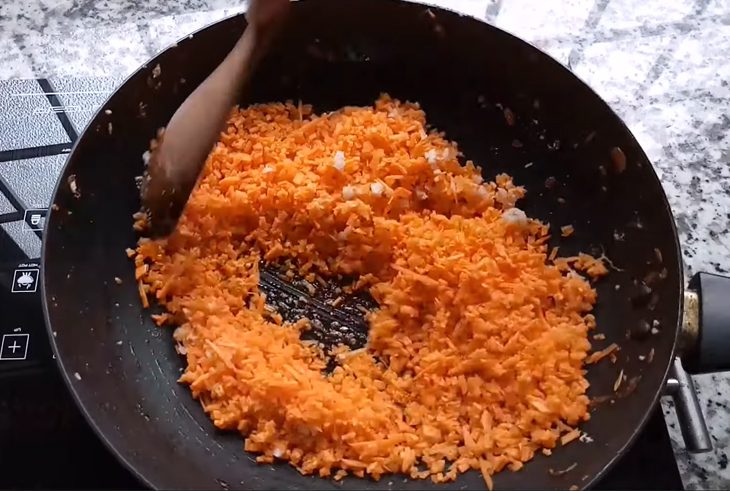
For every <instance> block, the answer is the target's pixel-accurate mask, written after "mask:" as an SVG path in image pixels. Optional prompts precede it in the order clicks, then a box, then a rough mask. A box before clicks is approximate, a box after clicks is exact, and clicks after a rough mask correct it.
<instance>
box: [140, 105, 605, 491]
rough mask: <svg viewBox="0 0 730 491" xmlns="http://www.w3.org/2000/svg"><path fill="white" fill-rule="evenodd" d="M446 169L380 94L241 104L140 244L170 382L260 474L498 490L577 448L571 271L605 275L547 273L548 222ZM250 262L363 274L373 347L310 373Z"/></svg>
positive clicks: (434, 139)
mask: <svg viewBox="0 0 730 491" xmlns="http://www.w3.org/2000/svg"><path fill="white" fill-rule="evenodd" d="M507 117H508V119H509V116H507ZM513 119H514V118H513ZM339 152H341V153H339ZM338 155H339V157H338ZM342 155H344V156H345V163H346V165H344V166H342V165H340V164H341V163H342V158H341V156H342ZM459 155H460V153H459V151H458V148H457V147H456V145H455V144H454V143H452V142H449V141H448V140H446V139H445V138H444V136H443V134H441V133H438V132H436V131H430V130H429V129H428V126H427V123H426V117H425V114H424V112H423V111H422V110H421V109H420V107H419V106H418V105H417V104H410V103H401V102H399V101H397V100H393V99H391V98H389V97H388V96H382V97H381V98H380V99H378V100H377V101H376V102H375V104H374V106H372V107H346V108H343V109H341V110H339V111H335V112H332V113H328V114H323V115H320V116H317V115H315V114H314V113H313V112H312V108H311V106H307V105H303V104H301V103H300V104H297V105H294V104H292V103H286V104H278V103H276V104H265V105H254V106H251V107H248V108H244V109H235V110H234V111H232V113H231V117H230V119H229V121H228V124H227V126H226V128H225V129H224V130H223V132H222V134H221V137H220V142H219V144H218V145H216V146H215V148H214V149H213V150H212V152H211V153H210V155H209V157H208V161H207V164H206V168H205V171H204V173H203V175H202V176H201V179H200V181H199V183H198V186H197V187H196V189H195V191H194V192H193V194H192V195H191V197H190V200H189V202H188V204H187V207H186V209H185V212H184V214H183V216H182V217H181V219H180V222H179V224H178V227H177V229H176V231H175V233H174V234H173V235H172V236H170V237H169V238H167V239H162V240H149V239H140V241H139V242H138V246H137V248H136V256H135V258H134V261H135V265H136V267H137V268H142V267H143V265H144V267H143V268H142V269H139V270H138V271H139V278H140V282H139V294H140V299H141V301H142V303H143V305H144V306H145V307H147V306H148V300H147V295H148V293H151V294H152V295H153V298H156V299H157V301H158V303H159V304H160V305H162V306H163V307H164V308H165V309H166V311H167V313H168V315H169V317H165V318H164V320H163V318H162V317H157V318H156V320H159V321H160V323H163V322H165V323H167V321H170V320H172V319H174V320H175V321H176V322H179V323H180V324H179V325H178V327H177V328H176V329H175V332H174V339H175V342H176V343H177V346H178V347H179V348H178V349H179V352H180V353H182V354H184V355H185V356H186V358H187V367H186V369H185V371H184V373H183V375H182V376H181V377H180V382H181V383H184V384H187V385H188V386H189V388H190V391H191V393H192V395H193V397H194V398H196V399H198V400H199V401H200V403H201V406H202V407H203V409H204V410H205V412H206V413H207V414H208V415H209V417H210V418H211V419H212V421H213V423H214V425H215V426H216V427H217V428H220V429H223V430H233V431H239V432H240V433H241V434H242V435H243V436H244V438H245V449H246V450H247V451H249V452H253V453H256V454H258V457H257V460H258V461H260V462H273V461H274V460H275V459H280V460H286V461H288V462H289V463H290V464H291V465H293V466H295V467H296V468H297V469H298V470H299V471H300V472H301V473H303V474H316V475H320V476H323V477H326V476H333V477H334V478H335V479H341V478H343V477H344V476H345V475H348V474H353V475H355V476H361V477H362V476H366V475H368V476H370V477H372V478H373V479H379V478H380V477H381V476H383V475H385V474H390V473H404V474H406V475H408V476H411V477H417V478H431V479H432V480H433V481H435V482H444V481H450V480H453V479H455V478H456V477H457V476H458V474H460V473H463V472H466V471H468V470H470V469H472V470H476V471H479V472H481V473H482V475H483V476H484V481H485V484H486V485H487V487H488V488H490V489H491V487H492V475H493V474H494V473H496V472H500V471H501V470H503V469H505V468H508V469H511V470H519V468H520V467H522V465H523V463H524V462H527V461H529V460H531V459H532V457H533V456H534V454H535V453H536V452H538V451H542V452H543V453H546V454H549V453H550V450H551V449H553V448H555V447H556V445H557V444H558V442H559V441H560V442H563V443H566V442H567V441H568V439H569V438H571V437H572V435H576V436H575V438H577V436H578V435H580V432H579V431H578V430H576V429H575V428H576V426H578V425H579V424H580V423H581V422H583V421H586V420H587V419H588V418H589V412H588V409H589V399H588V397H587V395H586V390H587V388H588V382H587V380H586V379H585V375H584V362H587V361H588V360H589V359H591V357H593V359H594V360H595V361H597V359H596V358H597V357H598V356H599V355H597V354H596V353H594V354H592V355H590V356H588V352H589V350H590V349H591V345H590V342H589V340H588V333H589V331H590V330H591V329H593V328H594V327H595V319H594V318H593V316H591V315H590V311H591V309H592V308H593V305H594V304H595V302H596V292H595V290H594V289H593V288H592V287H591V285H590V283H589V282H588V281H587V279H586V278H584V277H583V276H582V275H581V274H579V272H581V271H583V272H585V274H586V275H588V276H590V277H598V276H600V275H602V274H605V273H606V271H605V267H603V270H602V269H601V267H602V266H603V263H602V262H601V261H600V260H596V259H595V258H592V257H591V256H588V255H579V256H576V257H574V258H567V259H566V258H557V257H556V256H557V248H555V249H552V252H550V249H549V246H548V245H547V241H548V239H549V230H548V226H546V225H544V224H542V223H540V222H539V221H537V220H526V219H525V220H523V219H521V218H522V217H523V216H524V214H523V213H522V212H521V211H519V210H517V209H516V208H515V204H516V203H517V202H518V200H519V199H520V198H522V197H523V196H524V194H525V191H524V189H523V188H521V187H519V186H517V185H515V184H514V183H513V181H512V179H511V178H510V177H509V176H507V175H504V174H500V175H497V176H495V177H494V179H493V180H491V181H485V180H483V178H482V175H481V172H480V170H479V168H478V167H477V166H475V165H474V164H473V163H472V162H471V161H466V162H460V161H459V160H458V156H459ZM510 210H512V211H510ZM509 217H511V218H509ZM515 217H518V218H520V219H519V220H516V219H515ZM508 218H509V219H508ZM135 219H136V220H137V222H136V224H135V227H137V228H139V229H143V228H144V227H145V226H146V216H143V215H137V216H136V217H135ZM548 254H550V259H554V260H555V262H554V263H552V262H549V261H548V259H549V256H548ZM261 260H263V261H265V262H278V263H281V264H289V265H291V266H292V267H293V268H297V269H298V273H299V274H301V275H302V276H303V277H305V278H307V277H308V278H312V279H313V280H315V281H316V278H317V277H318V276H321V277H323V278H332V277H335V276H338V275H343V276H345V275H355V276H356V277H358V278H359V279H358V281H357V282H356V283H355V284H354V289H355V290H357V289H358V288H363V289H365V288H367V289H369V291H370V293H371V294H372V296H373V298H374V299H375V300H376V301H377V302H378V305H379V308H378V309H377V310H375V311H373V312H370V313H368V312H367V311H365V312H364V313H366V314H367V315H366V319H367V321H368V323H369V336H368V344H367V346H366V347H365V348H363V349H361V350H356V351H348V350H347V348H344V347H338V348H336V349H334V350H331V351H332V353H333V354H334V355H338V356H336V360H337V363H338V366H336V367H335V368H334V370H332V372H331V373H329V374H328V373H326V372H325V371H324V370H325V367H326V366H327V359H326V358H325V349H324V348H323V347H322V346H321V345H320V344H318V343H314V342H309V341H302V340H300V334H301V333H302V331H303V330H304V329H306V326H305V324H306V322H298V323H295V324H290V323H285V322H283V321H282V320H281V316H278V322H276V321H275V320H274V319H272V317H273V314H272V312H271V311H270V309H267V308H266V306H265V305H266V304H265V302H266V299H265V296H264V294H263V293H262V292H261V291H260V290H259V287H258V282H259V270H258V264H259V262H260V261H261ZM147 265H149V267H147ZM289 273H290V276H293V271H292V270H291V269H290V270H289ZM310 286H311V285H310ZM343 290H344V291H349V289H343ZM244 300H245V301H244ZM335 302H336V301H335ZM614 349H616V347H615V346H614V347H613V348H611V349H610V350H609V351H606V350H603V352H605V353H604V354H603V355H602V356H606V355H607V354H609V353H610V352H611V351H613V350H614ZM561 434H562V437H561V436H560V435H561Z"/></svg>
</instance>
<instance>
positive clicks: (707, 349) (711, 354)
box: [665, 273, 730, 453]
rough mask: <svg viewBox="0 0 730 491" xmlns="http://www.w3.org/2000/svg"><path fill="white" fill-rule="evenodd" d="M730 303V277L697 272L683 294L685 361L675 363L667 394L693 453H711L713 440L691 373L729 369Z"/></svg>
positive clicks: (682, 339)
mask: <svg viewBox="0 0 730 491" xmlns="http://www.w3.org/2000/svg"><path fill="white" fill-rule="evenodd" d="M728 302H730V278H728V277H725V276H719V275H716V274H710V273H697V274H696V275H694V276H693V277H692V280H691V281H690V282H689V288H688V290H686V291H685V293H684V312H683V317H682V328H681V332H680V334H681V335H680V338H679V350H680V355H681V357H682V359H681V360H680V359H679V358H677V359H675V360H674V363H673V365H672V368H671V371H670V375H669V379H668V380H667V386H666V390H665V393H666V394H667V395H670V396H672V399H674V406H675V408H676V411H677V419H678V420H679V426H680V429H681V430H682V437H683V438H684V444H685V447H686V448H687V450H688V451H689V452H693V453H699V452H709V451H711V450H712V440H711V439H710V434H709V432H708V431H707V425H706V423H705V418H704V416H703V415H702V409H701V408H700V403H699V400H698V399H697V392H696V390H695V386H694V383H693V382H692V377H691V375H690V373H695V374H697V373H708V372H717V371H722V370H730V308H728V305H727V304H728ZM685 368H686V369H685Z"/></svg>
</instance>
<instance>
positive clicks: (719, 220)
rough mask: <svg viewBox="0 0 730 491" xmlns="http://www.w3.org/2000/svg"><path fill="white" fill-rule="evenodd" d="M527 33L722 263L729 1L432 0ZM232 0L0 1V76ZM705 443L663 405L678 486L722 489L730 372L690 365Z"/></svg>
mask: <svg viewBox="0 0 730 491" xmlns="http://www.w3.org/2000/svg"><path fill="white" fill-rule="evenodd" d="M428 3H431V4H437V5H441V6H446V7H448V8H450V9H453V10H457V11H460V12H463V13H464V14H467V15H472V16H475V17H478V18H482V19H486V20H487V21H489V22H491V23H493V24H495V25H497V26H499V27H501V28H503V29H505V30H507V31H510V32H512V33H513V34H516V35H517V36H519V37H521V38H523V39H525V40H528V41H530V42H532V43H533V44H535V45H536V46H538V47H539V48H541V49H543V50H544V51H546V52H547V53H549V54H550V55H551V56H553V57H554V58H555V59H557V60H558V61H560V62H561V63H563V64H564V65H566V66H568V67H569V68H571V69H572V70H573V71H574V72H575V73H576V74H578V75H579V76H580V77H581V78H583V79H584V80H585V81H586V82H587V83H588V84H589V85H591V86H592V87H593V88H594V89H595V90H596V91H597V92H598V93H599V94H601V96H602V97H603V98H604V99H606V101H607V102H608V103H609V104H610V105H611V106H612V107H613V108H614V109H615V110H616V112H618V114H619V115H620V116H621V117H622V118H623V119H624V120H625V121H626V123H627V124H628V126H629V127H630V129H631V130H632V131H633V132H634V134H635V135H636V137H637V138H638V139H639V141H640V143H641V144H642V146H643V148H644V150H645V151H646V153H647V154H648V155H649V157H650V159H651V160H652V162H653V163H654V165H655V167H656V169H657V172H658V173H659V175H660V177H661V179H662V183H663V185H664V189H665V190H666V192H667V195H668V196H669V200H670V202H671V205H672V209H673V211H674V214H675V217H676V219H677V224H678V228H679V232H680V234H681V241H682V245H683V251H684V260H685V270H686V273H687V275H688V277H689V275H690V274H692V273H693V272H696V271H708V272H716V273H728V272H730V232H729V231H728V230H729V229H730V137H729V136H728V134H729V133H730V62H728V57H730V54H729V53H730V0H683V1H666V0H642V1H639V0H562V1H560V2H558V1H549V0H548V1H546V0H432V1H430V2H428ZM244 9H245V4H244V3H243V2H239V3H236V2H231V1H228V0H156V1H149V0H23V1H21V0H5V1H4V2H2V5H0V79H18V78H33V77H67V76H74V77H78V76H92V77H98V76H103V77H110V78H111V79H113V80H117V81H119V80H121V79H123V78H124V77H125V76H126V75H128V74H130V73H131V72H132V71H133V70H135V69H136V68H137V67H138V66H139V65H140V64H142V63H143V62H145V61H146V60H147V59H148V58H149V57H151V56H152V55H154V54H155V53H157V52H159V51H160V50H162V49H164V48H165V47H166V46H168V45H169V44H171V43H173V42H175V41H176V40H177V39H180V38H182V37H184V36H186V35H187V34H189V33H190V32H192V31H194V30H196V29H199V28H200V27H203V26H205V25H207V24H210V23H212V22H214V21H216V20H219V19H221V18H223V17H226V16H228V15H232V14H234V13H237V12H239V11H241V10H244ZM695 380H696V383H697V385H698V392H699V395H700V400H701V403H702V407H703V409H704V411H705V415H706V418H707V423H708V426H709V427H710V430H711V433H712V439H713V443H714V445H715V450H714V452H712V453H709V454H700V455H690V454H688V453H687V452H685V451H684V450H683V443H682V441H681V436H680V434H679V431H678V428H677V426H676V418H675V416H674V413H673V409H672V408H671V402H670V401H664V409H665V414H666V416H667V422H668V424H669V427H670V432H671V434H672V436H673V440H674V444H675V445H674V446H675V451H676V454H677V457H678V462H679V466H680V471H681V473H682V476H683V480H684V484H685V487H686V488H688V489H728V488H730V469H728V455H727V452H728V447H729V446H730V374H715V375H705V376H700V377H696V378H695Z"/></svg>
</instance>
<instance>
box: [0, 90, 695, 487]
mask: <svg viewBox="0 0 730 491" xmlns="http://www.w3.org/2000/svg"><path fill="white" fill-rule="evenodd" d="M118 83H120V80H118V79H109V78H104V79H96V78H95V79H57V80H52V79H51V80H46V79H39V80H13V81H0V463H1V464H0V488H12V489H18V488H20V489H28V488H35V489H43V488H51V489H79V488H83V489H133V488H138V487H140V484H139V482H138V481H137V480H136V479H135V478H134V477H133V476H132V475H131V474H130V473H129V472H128V471H127V470H126V469H124V468H123V467H122V466H121V465H120V464H119V463H118V462H117V461H116V460H115V458H114V457H113V456H112V455H111V454H110V453H109V452H108V451H107V449H106V448H105V447H104V446H103V445H102V444H101V442H100V441H99V439H98V438H97V437H96V436H95V435H94V434H93V432H92V430H91V429H90V428H89V426H88V425H87V424H86V423H85V421H84V420H83V418H82V416H81V415H80V413H79V412H78V410H77V409H76V408H75V406H74V404H73V401H72V400H71V397H70V395H69V394H68V392H67V390H66V388H65V386H64V384H63V383H62V381H61V378H60V375H59V374H58V372H57V370H56V367H55V362H54V361H53V359H52V354H51V351H50V348H49V344H48V340H47V335H46V330H45V326H44V321H43V315H42V310H41V298H40V291H39V289H38V282H39V275H40V259H39V258H40V253H41V238H42V236H43V227H44V224H45V215H46V211H47V209H48V207H49V206H50V201H51V194H52V192H53V189H54V187H55V183H56V179H57V178H58V176H59V174H60V172H61V169H62V168H63V165H64V163H65V160H66V156H67V154H68V153H69V152H70V150H71V146H72V144H73V142H74V141H75V140H76V138H77V137H78V135H79V134H80V133H81V132H82V131H83V128H84V126H85V124H86V122H88V121H89V120H90V119H91V117H92V116H93V114H94V112H95V111H96V110H97V108H98V107H100V105H101V104H102V103H103V102H104V100H105V99H106V97H107V96H108V94H109V93H110V91H111V90H112V89H113V88H114V87H115V86H116V85H117V84H118ZM597 488H598V489H682V481H681V478H680V476H679V471H678V469H677V464H676V461H675V458H674V453H673V451H672V447H671V443H670V439H669V435H668V433H667V428H666V425H665V423H664V419H663V416H662V414H661V411H659V410H657V411H656V412H655V414H654V415H653V416H652V418H651V420H650V422H649V424H648V425H647V428H646V429H645V430H644V431H643V432H642V434H641V435H640V436H639V438H638V440H637V442H636V443H635V445H634V446H633V447H632V448H631V450H630V451H629V452H628V453H627V454H626V455H625V456H624V457H623V458H622V459H621V461H620V462H619V463H618V464H617V465H616V467H615V468H614V469H613V470H612V471H611V472H610V473H609V475H608V476H607V477H606V478H605V479H604V480H603V481H602V482H601V483H600V484H599V485H598V486H597Z"/></svg>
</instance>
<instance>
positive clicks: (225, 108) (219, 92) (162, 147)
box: [142, 0, 277, 237]
mask: <svg viewBox="0 0 730 491" xmlns="http://www.w3.org/2000/svg"><path fill="white" fill-rule="evenodd" d="M261 1H264V2H267V1H271V0H261ZM276 24H277V23H276V22H271V21H269V22H264V23H262V24H261V25H258V24H254V23H249V25H248V27H247V28H246V30H245V31H244V33H243V35H242V36H241V38H240V39H239V40H238V42H236V44H235V46H234V47H233V49H232V50H231V51H230V53H229V54H228V55H227V56H226V58H225V59H224V60H223V61H222V62H221V64H220V65H218V67H216V69H215V70H214V71H213V72H212V73H211V74H210V75H209V76H208V77H207V78H206V79H205V80H204V81H203V83H201V84H200V85H199V86H198V87H197V88H196V89H195V90H194V91H193V92H192V93H191V94H190V95H189V96H188V98H187V99H186V100H185V101H184V102H183V104H182V105H181V106H180V107H179V108H178V109H177V111H175V114H173V116H172V118H171V119H170V122H169V123H168V125H167V127H166V128H165V130H164V132H162V133H161V134H160V135H159V137H158V140H157V142H156V145H155V147H154V148H153V149H152V155H151V157H150V160H149V162H148V166H147V171H146V175H145V177H144V179H143V181H142V206H143V209H144V210H145V211H146V212H147V214H148V218H149V225H150V234H151V236H153V237H161V236H167V235H169V234H170V233H171V232H172V231H173V230H174V228H175V226H176V225H177V221H178V219H179V218H180V215H181V214H182V212H183V209H184V208H185V204H186V203H187V200H188V197H189V196H190V193H191V192H192V190H193V188H194V187H195V184H196V182H197V180H198V177H199V175H200V173H201V171H202V169H203V167H204V165H205V162H206V158H207V156H208V153H209V152H210V150H211V148H212V147H213V145H214V144H215V142H216V141H217V139H218V137H219V135H220V132H221V130H222V129H223V126H224V124H225V122H226V119H227V117H228V115H229V114H230V111H231V108H232V106H233V105H234V104H235V103H236V101H237V100H238V97H239V93H240V91H241V89H242V88H243V86H244V84H245V82H246V81H247V80H248V77H249V76H250V74H251V72H252V71H253V69H254V66H255V64H256V62H258V61H259V59H260V58H261V56H262V55H263V52H264V48H265V47H266V45H267V44H268V41H269V40H270V39H271V37H272V35H273V31H274V28H275V25H276Z"/></svg>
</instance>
